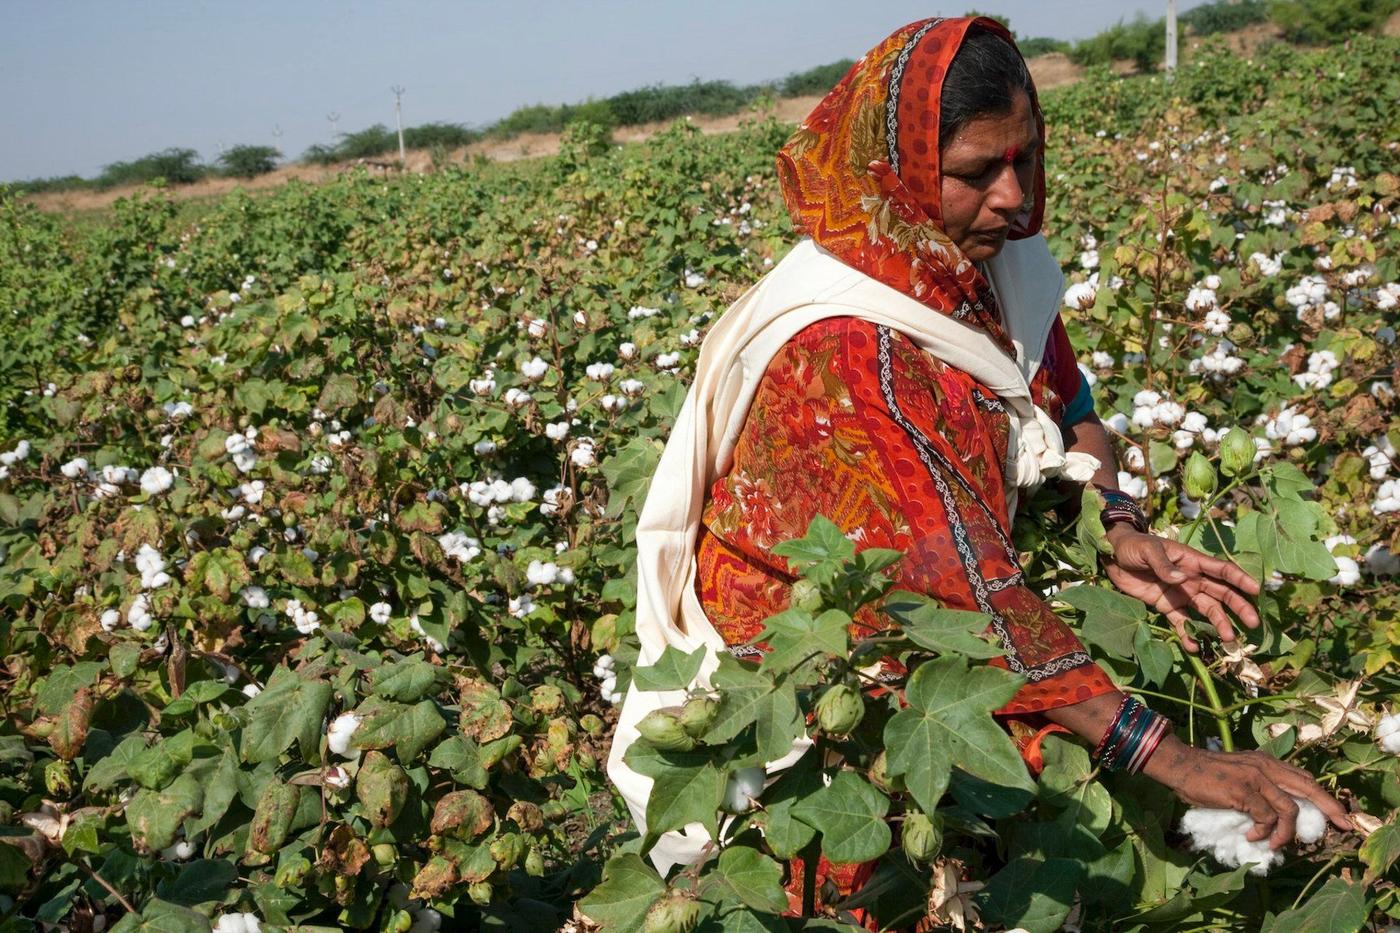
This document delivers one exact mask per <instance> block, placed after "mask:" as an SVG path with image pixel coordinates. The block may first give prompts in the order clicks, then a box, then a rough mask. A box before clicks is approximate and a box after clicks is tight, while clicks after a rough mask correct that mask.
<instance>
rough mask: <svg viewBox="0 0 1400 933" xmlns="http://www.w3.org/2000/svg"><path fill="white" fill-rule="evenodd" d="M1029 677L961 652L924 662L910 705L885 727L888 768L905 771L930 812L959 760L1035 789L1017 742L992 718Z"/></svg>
mask: <svg viewBox="0 0 1400 933" xmlns="http://www.w3.org/2000/svg"><path fill="white" fill-rule="evenodd" d="M1024 682H1025V681H1024V680H1023V679H1022V678H1020V677H1017V676H1015V675H1014V674H1011V673H1008V672H1007V671H1004V670H1001V669H1000V668H995V667H989V666H980V667H976V668H973V669H972V670H968V668H967V660H966V659H965V658H962V657H947V658H938V659H936V660H933V661H927V662H925V663H924V664H922V665H920V666H919V668H918V669H917V670H915V671H914V674H913V676H912V677H910V678H909V684H908V686H907V687H906V689H905V699H906V700H907V701H908V703H909V706H908V707H907V708H906V709H902V710H900V711H899V712H898V713H896V714H895V715H894V718H892V719H891V720H890V721H889V723H887V724H886V726H885V748H886V749H887V752H888V755H889V758H888V762H889V771H890V773H891V774H894V775H902V776H903V777H904V781H905V784H906V785H907V786H908V788H909V792H910V793H911V794H913V796H914V799H915V800H916V801H918V803H919V806H921V807H923V808H924V809H925V810H926V811H928V812H930V813H932V812H933V811H934V810H936V809H937V808H938V801H939V799H940V798H941V797H942V796H943V791H944V790H945V789H946V788H947V786H948V775H949V772H950V771H951V770H952V769H953V767H954V766H955V765H956V766H957V767H960V768H962V769H963V770H964V771H967V772H968V773H969V774H973V775H976V776H977V777H980V778H982V779H983V780H985V781H991V782H993V783H998V784H1005V785H1007V786H1009V787H1019V788H1023V789H1025V790H1032V791H1033V790H1034V789H1035V785H1034V784H1033V783H1032V782H1031V779H1030V776H1029V775H1028V774H1027V773H1026V766H1025V764H1024V763H1022V761H1021V756H1020V755H1019V754H1018V753H1017V751H1016V746H1015V745H1013V744H1012V742H1011V739H1010V738H1009V737H1008V736H1007V734H1006V733H1005V732H1003V731H1002V729H1001V727H1000V726H998V725H997V724H996V721H995V720H993V719H992V716H991V713H992V711H993V710H996V709H1000V708H1001V707H1002V706H1005V705H1006V703H1007V702H1009V701H1010V700H1011V698H1012V697H1013V696H1015V695H1016V691H1017V689H1019V688H1020V686H1021V684H1022V683H1024Z"/></svg>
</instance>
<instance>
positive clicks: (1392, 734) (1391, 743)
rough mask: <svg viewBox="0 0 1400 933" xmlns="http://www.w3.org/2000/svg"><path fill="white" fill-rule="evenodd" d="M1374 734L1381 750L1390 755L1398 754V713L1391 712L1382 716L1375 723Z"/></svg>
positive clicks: (1399, 746)
mask: <svg viewBox="0 0 1400 933" xmlns="http://www.w3.org/2000/svg"><path fill="white" fill-rule="evenodd" d="M1374 734H1375V738H1376V741H1377V742H1379V743H1380V745H1381V748H1382V749H1383V750H1385V751H1386V752H1388V753H1390V754H1392V755H1400V715H1396V714H1394V713H1391V714H1389V715H1386V716H1382V717H1381V718H1380V721H1379V722H1377V723H1376V731H1375V733H1374Z"/></svg>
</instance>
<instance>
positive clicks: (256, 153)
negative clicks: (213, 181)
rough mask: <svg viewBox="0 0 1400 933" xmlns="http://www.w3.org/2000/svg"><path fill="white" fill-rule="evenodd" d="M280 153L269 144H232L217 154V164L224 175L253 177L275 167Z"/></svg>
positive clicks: (280, 156)
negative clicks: (223, 151)
mask: <svg viewBox="0 0 1400 933" xmlns="http://www.w3.org/2000/svg"><path fill="white" fill-rule="evenodd" d="M280 158H282V153H281V152H279V151H278V150H276V149H274V148H273V147H271V146H234V147H233V148H232V149H229V150H227V151H226V152H225V153H224V154H223V155H221V156H219V166H220V168H222V169H223V172H224V174H225V175H232V176H234V177H235V178H255V177H256V176H258V175H266V174H267V173H268V172H270V171H272V170H273V169H275V168H276V167H277V160H278V159H280Z"/></svg>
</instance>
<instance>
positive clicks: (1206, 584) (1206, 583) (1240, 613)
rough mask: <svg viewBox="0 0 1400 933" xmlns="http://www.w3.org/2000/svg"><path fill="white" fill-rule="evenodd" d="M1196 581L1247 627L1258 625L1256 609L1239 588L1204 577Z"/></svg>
mask: <svg viewBox="0 0 1400 933" xmlns="http://www.w3.org/2000/svg"><path fill="white" fill-rule="evenodd" d="M1196 583H1197V585H1198V586H1199V587H1200V588H1201V589H1202V590H1204V591H1205V592H1207V593H1209V594H1210V595H1211V596H1214V597H1215V598H1216V599H1218V600H1220V601H1221V602H1222V603H1224V604H1225V606H1226V608H1228V609H1229V610H1230V611H1231V612H1233V613H1234V614H1235V617H1236V618H1238V619H1239V620H1240V621H1241V622H1243V623H1244V624H1245V626H1246V627H1247V628H1258V627H1259V612H1258V610H1256V609H1255V608H1254V606H1253V604H1252V603H1250V601H1249V600H1248V599H1247V598H1246V597H1245V596H1243V595H1242V594H1241V593H1240V592H1239V590H1236V589H1235V588H1234V587H1231V586H1227V585H1225V584H1224V583H1217V582H1216V581H1214V580H1211V579H1208V578H1206V577H1201V578H1199V579H1198V580H1197V581H1196Z"/></svg>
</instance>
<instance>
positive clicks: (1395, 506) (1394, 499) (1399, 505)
mask: <svg viewBox="0 0 1400 933" xmlns="http://www.w3.org/2000/svg"><path fill="white" fill-rule="evenodd" d="M1371 512H1372V513H1373V514H1375V515H1385V514H1387V513H1389V512H1400V480H1394V479H1388V480H1386V481H1385V482H1384V483H1381V485H1380V488H1379V489H1377V490H1376V499H1375V501H1374V502H1372V503H1371Z"/></svg>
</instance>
